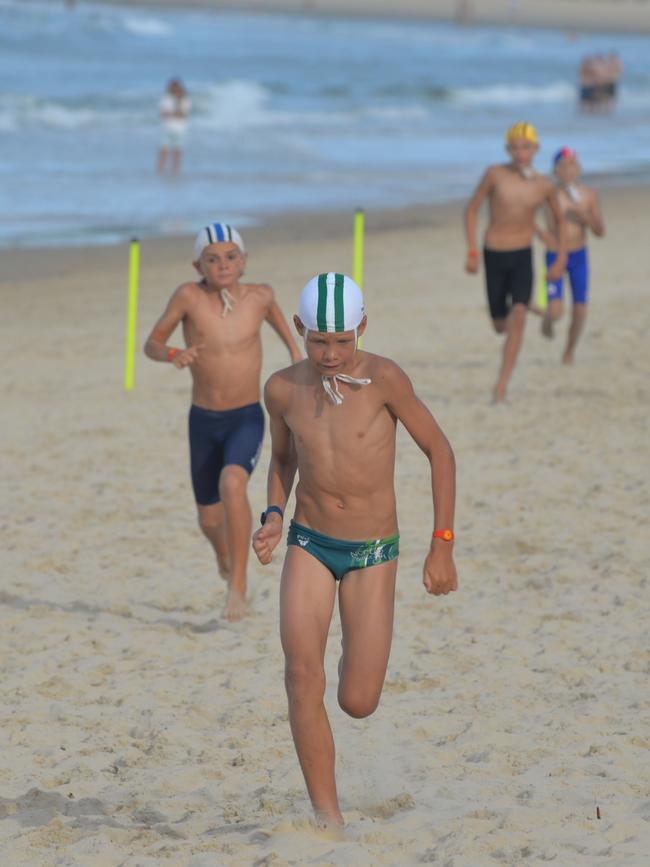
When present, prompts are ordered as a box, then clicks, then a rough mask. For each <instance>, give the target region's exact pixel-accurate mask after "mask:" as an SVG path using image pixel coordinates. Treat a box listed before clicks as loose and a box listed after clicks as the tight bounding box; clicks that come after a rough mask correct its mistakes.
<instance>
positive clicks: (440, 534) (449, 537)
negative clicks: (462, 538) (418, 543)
mask: <svg viewBox="0 0 650 867" xmlns="http://www.w3.org/2000/svg"><path fill="white" fill-rule="evenodd" d="M433 538H434V539H444V540H445V542H453V541H454V531H453V530H450V529H449V528H447V529H445V530H434V531H433Z"/></svg>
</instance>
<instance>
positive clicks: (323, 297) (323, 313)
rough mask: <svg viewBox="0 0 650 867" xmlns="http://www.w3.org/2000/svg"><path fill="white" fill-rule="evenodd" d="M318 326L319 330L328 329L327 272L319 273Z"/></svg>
mask: <svg viewBox="0 0 650 867" xmlns="http://www.w3.org/2000/svg"><path fill="white" fill-rule="evenodd" d="M316 326H317V328H318V330H319V331H327V274H319V275H318V307H317V308H316Z"/></svg>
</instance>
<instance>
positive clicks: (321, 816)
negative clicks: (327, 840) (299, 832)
mask: <svg viewBox="0 0 650 867" xmlns="http://www.w3.org/2000/svg"><path fill="white" fill-rule="evenodd" d="M314 818H315V821H316V824H317V825H318V827H319V828H325V829H327V830H339V829H342V828H344V827H345V822H344V821H343V816H342V815H341V813H340V812H339V810H315V811H314Z"/></svg>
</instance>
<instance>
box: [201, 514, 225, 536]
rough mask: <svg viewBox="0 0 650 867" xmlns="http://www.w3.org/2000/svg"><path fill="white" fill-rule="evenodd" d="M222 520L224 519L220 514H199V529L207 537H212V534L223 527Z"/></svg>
mask: <svg viewBox="0 0 650 867" xmlns="http://www.w3.org/2000/svg"><path fill="white" fill-rule="evenodd" d="M222 520H223V518H222V517H220V516H219V515H218V514H213V513H211V512H207V513H206V512H199V515H198V521H199V527H200V528H201V531H202V532H203V533H205V535H206V536H210V535H211V534H212V533H214V532H216V531H217V530H218V529H219V527H220V526H221V522H222Z"/></svg>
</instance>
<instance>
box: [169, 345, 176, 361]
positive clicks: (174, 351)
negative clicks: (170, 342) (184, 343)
mask: <svg viewBox="0 0 650 867" xmlns="http://www.w3.org/2000/svg"><path fill="white" fill-rule="evenodd" d="M175 355H178V349H174V348H173V347H172V349H168V350H167V361H173V360H174V356H175Z"/></svg>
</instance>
